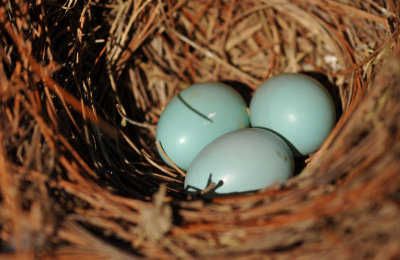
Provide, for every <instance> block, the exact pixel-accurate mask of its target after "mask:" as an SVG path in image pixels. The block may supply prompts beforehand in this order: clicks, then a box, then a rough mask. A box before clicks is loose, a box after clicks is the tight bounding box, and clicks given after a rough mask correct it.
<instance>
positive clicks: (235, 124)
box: [156, 82, 250, 170]
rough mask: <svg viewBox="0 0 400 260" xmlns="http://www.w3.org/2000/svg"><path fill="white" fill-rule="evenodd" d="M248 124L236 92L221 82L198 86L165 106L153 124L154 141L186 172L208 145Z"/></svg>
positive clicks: (186, 90) (244, 105) (188, 89)
mask: <svg viewBox="0 0 400 260" xmlns="http://www.w3.org/2000/svg"><path fill="white" fill-rule="evenodd" d="M249 121H250V120H249V116H248V112H247V105H246V102H245V101H244V99H243V98H242V97H241V96H240V94H239V93H238V92H237V91H236V90H234V89H233V88H231V87H230V86H228V85H226V84H222V83H212V82H206V83H198V84H195V85H192V86H190V87H188V88H186V89H184V90H182V91H181V92H179V94H178V95H177V96H175V97H174V98H172V99H171V101H170V102H169V103H168V104H167V106H166V107H165V109H164V111H163V112H162V114H161V116H160V119H159V122H158V124H157V130H156V141H158V142H159V144H160V145H161V147H162V150H163V151H164V152H165V154H166V155H167V157H168V158H169V159H170V160H171V161H172V162H173V163H174V164H175V165H176V166H177V167H179V168H180V169H182V170H186V169H187V168H188V167H189V164H190V163H191V162H192V160H193V159H194V157H195V156H196V155H197V154H198V153H199V152H200V150H201V149H202V148H204V147H205V146H206V145H207V144H208V143H210V142H211V141H213V140H214V139H216V138H217V137H220V136H222V135H224V134H226V133H228V132H231V131H234V130H238V129H241V128H246V127H248V126H249ZM158 152H159V154H160V156H161V158H162V159H163V160H164V161H165V162H166V163H167V164H169V165H171V163H170V162H169V161H168V159H167V158H166V157H165V156H164V155H163V153H162V151H161V150H160V149H158Z"/></svg>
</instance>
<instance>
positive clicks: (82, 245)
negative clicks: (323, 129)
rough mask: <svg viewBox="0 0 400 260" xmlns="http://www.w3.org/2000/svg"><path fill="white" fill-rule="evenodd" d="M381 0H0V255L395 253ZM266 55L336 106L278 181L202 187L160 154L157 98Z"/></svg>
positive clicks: (227, 75)
mask: <svg viewBox="0 0 400 260" xmlns="http://www.w3.org/2000/svg"><path fill="white" fill-rule="evenodd" d="M399 21H400V3H399V2H398V1H397V0H354V1H350V0H341V1H339V0H337V1H336V0H324V1H316V0H306V1H297V0H282V1H277V0H271V1H261V0H260V1H256V0H248V1H209V0H200V1H187V0H182V1H175V0H170V1H162V0H160V1H151V0H149V1H142V0H120V1H114V0H107V1H100V0H88V1H73V0H71V1H57V0H54V1H40V0H38V1H18V0H9V1H2V2H1V3H0V28H1V29H0V59H1V62H0V77H1V78H0V243H1V244H0V252H1V255H0V258H2V259H31V258H32V259H33V258H39V259H142V258H148V259H177V258H178V259H190V258H204V259H228V258H229V259H350V258H351V259H399V258H400V221H399V219H400V175H399V172H400V142H399V140H400V130H399V126H400V123H399V120H400V47H399V46H398V43H399V32H400V27H399ZM282 72H305V73H308V74H310V75H312V76H314V77H316V78H317V79H319V80H320V81H322V82H324V83H325V84H326V85H327V86H328V88H329V90H330V92H331V94H332V95H333V97H334V99H335V103H336V105H337V112H338V114H339V115H340V118H339V120H338V122H337V124H336V126H335V128H334V129H333V131H332V132H331V134H330V135H329V137H328V138H327V140H326V141H325V143H324V144H323V146H322V147H321V148H320V149H319V150H318V151H317V152H316V153H315V154H312V155H311V156H309V157H307V158H305V159H304V160H302V161H299V162H297V163H298V165H301V168H300V170H298V173H297V175H296V176H295V177H293V178H292V179H291V180H290V181H289V182H287V183H286V184H285V185H275V186H273V187H270V188H268V189H266V190H263V191H260V192H258V193H256V194H253V195H245V196H235V197H226V198H218V199H214V200H203V199H201V198H189V197H188V196H187V194H185V192H184V191H183V176H182V174H181V173H180V172H178V171H177V170H175V169H172V168H170V167H168V166H167V165H166V164H165V163H163V162H162V161H161V160H160V157H159V156H158V154H157V151H156V146H155V142H154V137H155V127H156V125H157V122H158V118H159V116H160V114H161V112H162V109H163V108H164V107H165V106H166V104H167V103H168V101H169V100H170V99H171V98H172V97H173V96H174V95H176V94H177V93H178V92H179V91H180V90H181V89H183V88H185V87H187V86H189V85H190V84H193V83H198V82H204V81H218V82H229V83H230V84H232V85H233V86H234V87H235V88H236V89H238V90H239V91H240V92H241V93H242V94H243V96H245V98H246V99H247V101H248V100H249V98H250V97H251V95H252V94H253V93H254V90H255V89H257V87H258V85H259V84H260V83H261V82H262V81H264V80H266V79H267V78H269V77H271V76H273V75H277V74H279V73H282Z"/></svg>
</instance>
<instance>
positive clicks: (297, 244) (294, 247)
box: [269, 240, 304, 253]
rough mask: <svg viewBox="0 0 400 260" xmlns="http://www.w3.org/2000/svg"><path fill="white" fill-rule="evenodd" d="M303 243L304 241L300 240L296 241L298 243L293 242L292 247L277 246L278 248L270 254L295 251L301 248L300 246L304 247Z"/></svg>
mask: <svg viewBox="0 0 400 260" xmlns="http://www.w3.org/2000/svg"><path fill="white" fill-rule="evenodd" d="M303 243H304V242H303V241H302V240H299V241H296V242H293V243H292V244H290V245H285V246H277V247H275V248H274V249H273V250H270V251H269V252H275V253H276V252H285V251H290V250H294V249H296V248H297V247H300V246H302V245H303Z"/></svg>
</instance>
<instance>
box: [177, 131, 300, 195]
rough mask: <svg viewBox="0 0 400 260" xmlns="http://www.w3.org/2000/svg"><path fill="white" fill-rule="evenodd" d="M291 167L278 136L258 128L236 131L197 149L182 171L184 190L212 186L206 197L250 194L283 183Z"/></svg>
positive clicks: (284, 147) (290, 160) (289, 153)
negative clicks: (184, 171)
mask: <svg viewBox="0 0 400 260" xmlns="http://www.w3.org/2000/svg"><path fill="white" fill-rule="evenodd" d="M293 167H294V166H293V156H292V154H291V151H290V148H289V147H288V146H287V144H286V143H285V142H284V141H283V140H282V139H281V138H280V137H279V136H277V135H276V134H274V133H272V132H270V131H267V130H265V129H261V128H246V129H240V130H236V131H233V132H230V133H228V134H225V135H223V136H221V137H219V138H217V139H215V140H214V141H213V142H211V143H210V144H208V145H207V146H206V147H204V148H203V149H202V150H201V152H200V153H199V154H198V155H197V156H196V157H195V159H194V160H193V162H192V163H191V164H190V166H189V169H188V170H187V172H186V177H185V182H184V187H185V189H186V190H187V191H188V192H191V193H200V192H201V191H202V190H204V189H206V188H207V187H214V188H213V189H212V191H211V192H209V193H208V196H209V197H214V196H220V195H232V194H237V193H246V192H252V191H256V190H258V189H262V188H266V187H268V186H269V185H272V184H274V183H284V182H285V181H286V180H288V179H289V177H290V176H291V175H292V173H293ZM211 183H214V184H215V186H210V184H211ZM211 185H212V184H211Z"/></svg>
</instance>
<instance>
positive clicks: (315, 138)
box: [250, 73, 336, 156]
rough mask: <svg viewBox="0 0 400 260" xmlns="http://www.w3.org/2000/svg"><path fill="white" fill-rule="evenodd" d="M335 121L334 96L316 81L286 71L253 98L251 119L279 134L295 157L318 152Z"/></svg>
mask: <svg viewBox="0 0 400 260" xmlns="http://www.w3.org/2000/svg"><path fill="white" fill-rule="evenodd" d="M335 121H336V112H335V105H334V102H333V100H332V97H331V96H330V94H329V93H328V91H327V90H326V89H325V87H324V86H323V85H321V84H320V83H319V82H318V81H317V80H315V79H313V78H311V77H309V76H306V75H304V74H296V73H284V74H279V75H277V76H275V77H272V78H270V79H268V80H267V81H265V82H264V83H263V84H261V85H260V87H259V88H258V89H257V90H256V92H255V93H254V95H253V97H252V99H251V101H250V122H251V125H252V126H253V127H263V128H266V129H269V130H271V131H273V132H275V133H277V134H278V135H280V136H281V137H282V138H283V139H284V140H285V141H286V142H287V143H288V144H289V146H290V148H291V149H292V153H293V155H294V156H303V155H307V154H310V153H312V152H315V151H316V150H317V149H318V148H319V147H320V146H321V144H322V143H323V142H324V140H325V139H326V137H327V136H328V134H329V133H330V131H331V130H332V128H333V126H334V124H335Z"/></svg>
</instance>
